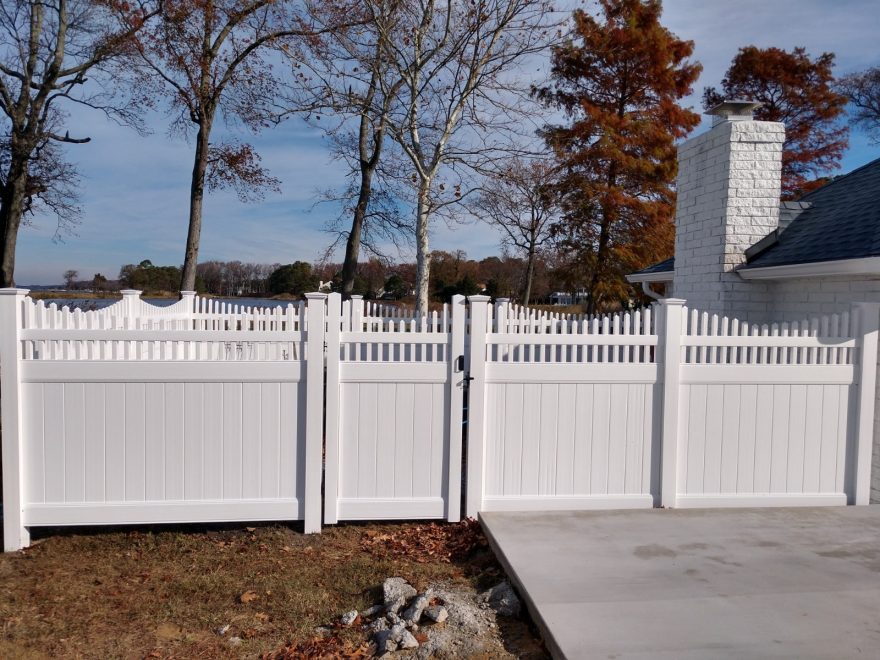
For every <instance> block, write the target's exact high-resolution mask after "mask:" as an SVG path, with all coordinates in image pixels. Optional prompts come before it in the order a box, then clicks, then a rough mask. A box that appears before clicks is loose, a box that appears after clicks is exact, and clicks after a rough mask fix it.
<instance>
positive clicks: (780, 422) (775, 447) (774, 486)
mask: <svg viewBox="0 0 880 660" xmlns="http://www.w3.org/2000/svg"><path fill="white" fill-rule="evenodd" d="M790 402H791V385H774V386H773V414H772V415H771V417H770V421H771V423H772V426H773V432H772V435H771V438H772V439H771V444H770V446H771V449H770V492H771V493H784V492H786V489H787V485H786V483H787V478H788V429H789V419H790V415H791V409H790Z"/></svg>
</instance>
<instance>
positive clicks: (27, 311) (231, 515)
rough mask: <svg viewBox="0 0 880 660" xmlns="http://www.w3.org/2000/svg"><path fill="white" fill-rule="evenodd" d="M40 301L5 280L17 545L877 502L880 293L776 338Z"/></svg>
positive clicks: (524, 314)
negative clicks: (63, 537) (231, 525)
mask: <svg viewBox="0 0 880 660" xmlns="http://www.w3.org/2000/svg"><path fill="white" fill-rule="evenodd" d="M26 293H27V292H26V291H23V290H17V289H4V290H0V388H2V422H3V428H2V433H3V437H2V445H3V446H2V451H3V502H4V545H5V547H6V549H9V550H13V549H17V548H20V547H22V546H24V545H27V543H28V532H27V528H28V527H29V526H36V525H92V524H126V523H169V522H209V521H245V520H303V521H304V525H305V529H306V531H308V532H315V531H319V530H320V528H321V524H322V514H323V521H324V522H326V523H335V522H337V521H339V520H366V519H422V518H435V519H438V518H446V519H448V520H453V521H454V520H458V519H459V518H460V515H461V500H462V491H463V488H464V492H465V493H466V502H465V507H464V509H465V512H466V513H467V515H469V516H473V515H476V514H477V513H478V512H479V511H487V510H523V509H526V510H550V509H586V508H629V507H650V506H658V505H661V506H670V507H685V506H762V505H772V506H789V505H792V506H794V505H808V504H845V503H855V504H866V503H867V502H868V497H869V482H870V469H871V449H872V435H873V413H874V399H875V377H876V363H877V334H878V325H880V306H878V305H877V304H868V303H864V304H859V305H856V306H855V307H854V310H853V312H852V313H846V314H840V315H832V316H828V317H824V318H819V319H813V320H807V321H803V322H799V323H791V324H788V323H780V324H776V323H772V324H766V325H754V324H746V323H741V322H740V321H738V320H736V319H728V318H724V317H718V316H709V315H708V314H705V313H701V312H699V311H698V310H688V309H687V308H686V307H685V305H684V301H682V300H664V301H662V303H661V304H659V305H654V306H652V307H651V308H647V309H643V310H638V311H633V312H626V313H618V314H610V315H605V316H600V317H585V316H576V315H562V314H554V313H548V312H546V311H538V310H534V309H528V308H523V307H520V306H516V305H511V304H509V303H508V302H507V301H503V300H501V301H496V303H495V304H490V300H489V298H487V297H485V296H472V297H470V299H469V301H467V304H466V301H465V299H464V298H462V297H456V298H454V299H453V301H452V302H451V303H450V304H448V305H446V306H444V307H443V308H442V309H441V310H439V311H437V312H432V313H431V314H429V315H427V316H424V317H414V316H413V314H412V313H411V312H404V311H402V310H399V309H396V308H394V307H391V306H382V305H376V304H373V303H365V302H364V301H363V300H360V299H357V298H355V299H352V300H351V301H346V302H343V301H342V300H341V298H340V296H338V295H337V294H331V295H330V296H326V295H324V294H308V296H307V300H306V302H305V303H298V304H291V305H287V306H286V307H285V308H275V309H260V308H247V309H246V308H242V307H239V306H237V305H226V304H222V303H218V302H216V301H212V300H206V299H200V298H198V297H196V296H195V294H193V293H185V294H184V295H183V298H182V300H181V301H180V302H178V303H176V304H174V305H172V306H170V307H166V308H157V307H154V306H152V305H149V304H146V303H145V302H143V301H142V300H140V297H139V292H137V291H127V292H124V293H123V300H122V301H120V302H119V303H116V304H114V305H112V306H111V307H109V308H107V309H105V310H100V311H90V312H83V311H80V310H73V311H71V310H69V309H66V308H62V309H59V308H58V307H57V306H56V305H54V304H52V305H45V304H44V303H43V302H41V301H36V302H35V301H33V300H31V299H30V298H29V297H28V296H27V295H26ZM465 406H467V424H466V428H467V434H466V448H467V451H466V457H465V458H466V460H465V461H462V458H463V457H462V453H463V439H464V438H463V428H465V426H464V425H463V424H462V421H463V417H464V410H465ZM322 452H323V457H322ZM322 458H323V460H322ZM463 464H464V465H465V466H466V467H465V469H464V475H463V474H462V465H463ZM463 477H464V478H463ZM322 484H323V494H322Z"/></svg>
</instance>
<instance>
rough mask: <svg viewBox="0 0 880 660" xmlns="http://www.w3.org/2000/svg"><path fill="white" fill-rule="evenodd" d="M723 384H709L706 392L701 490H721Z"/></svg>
mask: <svg viewBox="0 0 880 660" xmlns="http://www.w3.org/2000/svg"><path fill="white" fill-rule="evenodd" d="M726 413H727V411H726V410H724V386H723V385H715V384H713V385H709V388H708V392H707V393H706V453H705V456H704V457H703V492H704V493H712V494H715V493H720V492H721V445H722V443H723V433H724V423H725V418H727V417H728V415H727V414H726Z"/></svg>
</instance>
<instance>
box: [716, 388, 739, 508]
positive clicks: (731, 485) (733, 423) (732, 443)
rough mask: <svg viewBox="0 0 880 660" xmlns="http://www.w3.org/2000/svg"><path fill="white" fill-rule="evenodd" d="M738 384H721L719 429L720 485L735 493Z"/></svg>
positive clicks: (721, 487)
mask: <svg viewBox="0 0 880 660" xmlns="http://www.w3.org/2000/svg"><path fill="white" fill-rule="evenodd" d="M740 387H741V386H740V385H723V386H722V392H723V401H724V403H723V406H724V423H723V426H722V430H721V486H720V490H721V492H722V493H729V494H730V493H735V492H736V484H737V477H738V472H739V450H740V447H739V444H740V431H741V429H740V426H739V423H740V416H741V414H742V413H741V401H740V399H741V396H740Z"/></svg>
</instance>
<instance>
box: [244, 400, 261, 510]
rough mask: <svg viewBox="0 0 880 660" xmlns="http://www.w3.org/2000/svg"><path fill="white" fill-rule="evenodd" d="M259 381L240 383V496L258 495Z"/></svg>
mask: <svg viewBox="0 0 880 660" xmlns="http://www.w3.org/2000/svg"><path fill="white" fill-rule="evenodd" d="M261 385H262V384H261V383H242V393H241V453H242V456H241V490H242V493H241V495H242V497H243V498H244V499H246V500H253V499H257V498H259V497H260V479H261V476H260V459H261V455H262V453H261V451H260V444H261V440H262V433H263V430H262V426H263V424H262V422H263V420H262V414H261V413H262V406H261V404H260V397H261V395H262V391H261Z"/></svg>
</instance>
